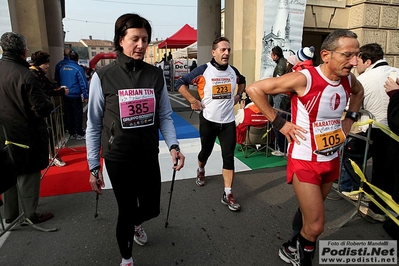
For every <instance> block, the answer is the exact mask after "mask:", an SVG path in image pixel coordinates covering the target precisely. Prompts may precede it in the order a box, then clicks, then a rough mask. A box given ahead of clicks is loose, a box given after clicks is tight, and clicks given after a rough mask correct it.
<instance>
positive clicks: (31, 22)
mask: <svg viewBox="0 0 399 266" xmlns="http://www.w3.org/2000/svg"><path fill="white" fill-rule="evenodd" d="M9 3H10V4H9V8H10V17H11V26H12V30H13V31H17V32H19V33H21V34H22V35H24V36H25V37H26V40H27V42H28V48H29V52H28V56H29V55H30V54H32V53H33V52H35V51H37V50H43V51H45V52H48V39H47V28H46V17H45V12H44V4H43V1H40V0H29V1H26V0H15V1H9Z"/></svg>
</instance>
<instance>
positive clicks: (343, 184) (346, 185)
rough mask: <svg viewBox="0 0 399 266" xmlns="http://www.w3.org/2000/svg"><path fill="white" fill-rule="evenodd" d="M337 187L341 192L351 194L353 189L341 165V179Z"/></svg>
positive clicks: (347, 174)
mask: <svg viewBox="0 0 399 266" xmlns="http://www.w3.org/2000/svg"><path fill="white" fill-rule="evenodd" d="M339 186H340V188H341V191H346V192H351V191H352V189H353V185H352V181H351V178H350V176H349V173H348V172H347V171H346V168H345V166H344V165H343V164H342V166H341V179H340V183H339Z"/></svg>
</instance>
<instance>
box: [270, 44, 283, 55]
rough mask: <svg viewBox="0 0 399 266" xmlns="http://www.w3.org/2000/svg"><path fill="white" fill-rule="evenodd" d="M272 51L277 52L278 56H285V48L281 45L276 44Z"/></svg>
mask: <svg viewBox="0 0 399 266" xmlns="http://www.w3.org/2000/svg"><path fill="white" fill-rule="evenodd" d="M272 53H273V54H275V55H277V56H278V58H282V57H284V54H283V49H281V47H280V46H274V47H273V48H272Z"/></svg>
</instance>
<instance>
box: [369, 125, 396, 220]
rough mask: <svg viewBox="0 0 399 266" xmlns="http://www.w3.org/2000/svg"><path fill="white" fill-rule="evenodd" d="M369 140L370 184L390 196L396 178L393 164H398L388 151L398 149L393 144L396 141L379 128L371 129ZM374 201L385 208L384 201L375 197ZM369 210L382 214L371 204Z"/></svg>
mask: <svg viewBox="0 0 399 266" xmlns="http://www.w3.org/2000/svg"><path fill="white" fill-rule="evenodd" d="M371 140H372V141H373V143H372V144H371V146H370V150H371V156H372V160H373V169H372V179H371V182H370V183H371V184H373V185H375V186H377V187H378V188H380V189H382V190H383V191H385V192H386V193H388V194H390V195H392V193H393V191H394V187H395V178H396V177H395V175H394V173H393V167H394V165H395V164H398V162H395V160H396V161H397V158H392V157H391V156H389V155H390V153H391V152H390V151H393V149H395V148H396V149H398V145H397V144H396V145H395V143H394V142H396V141H395V140H393V139H392V138H391V137H389V136H388V135H387V134H385V133H384V132H383V131H381V130H380V129H379V128H373V129H371ZM375 199H376V200H377V201H378V202H379V203H380V204H381V205H382V206H386V203H384V201H382V200H381V199H380V198H379V197H375ZM369 208H370V209H371V210H372V211H373V212H375V213H379V214H383V213H384V212H383V211H382V210H380V208H378V207H377V206H376V205H375V204H374V203H372V202H370V203H369Z"/></svg>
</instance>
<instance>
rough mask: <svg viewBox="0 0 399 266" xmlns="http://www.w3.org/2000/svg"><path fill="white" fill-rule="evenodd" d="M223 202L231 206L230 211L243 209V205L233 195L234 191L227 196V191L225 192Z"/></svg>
mask: <svg viewBox="0 0 399 266" xmlns="http://www.w3.org/2000/svg"><path fill="white" fill-rule="evenodd" d="M221 202H222V204H224V205H226V206H228V207H229V209H230V211H233V212H238V211H240V210H241V205H240V204H238V203H237V202H236V200H235V198H234V196H233V193H230V194H229V195H228V196H227V197H226V192H224V193H223V197H222V199H221Z"/></svg>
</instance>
